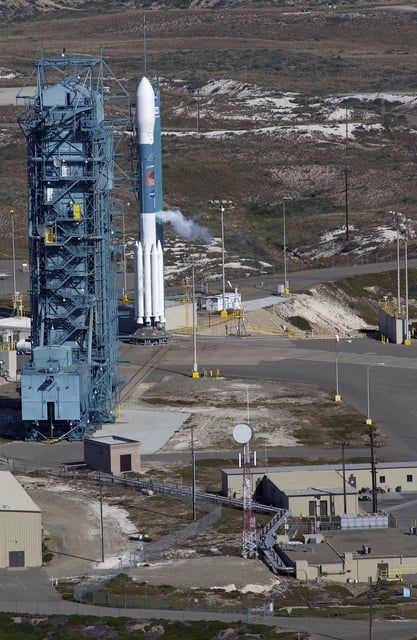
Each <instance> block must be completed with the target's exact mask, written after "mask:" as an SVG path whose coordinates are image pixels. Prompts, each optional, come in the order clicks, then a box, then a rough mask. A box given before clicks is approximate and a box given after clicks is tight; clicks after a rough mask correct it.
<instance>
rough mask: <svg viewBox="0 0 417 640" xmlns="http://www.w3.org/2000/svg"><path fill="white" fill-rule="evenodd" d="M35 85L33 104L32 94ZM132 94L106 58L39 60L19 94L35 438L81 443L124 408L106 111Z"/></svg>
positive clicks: (28, 417) (30, 418) (29, 396)
mask: <svg viewBox="0 0 417 640" xmlns="http://www.w3.org/2000/svg"><path fill="white" fill-rule="evenodd" d="M34 78H36V90H35V94H34V95H33V94H32V93H31V92H27V90H26V87H27V86H28V84H29V82H30V81H31V80H32V84H33V79H34ZM110 100H118V101H121V100H123V102H125V104H124V105H123V108H122V109H119V110H118V111H117V103H113V104H112V105H111V106H114V109H113V113H117V112H124V113H126V114H127V113H128V102H129V96H128V93H127V92H126V91H125V90H124V88H123V87H122V86H121V84H120V83H119V82H118V81H117V80H116V78H115V77H114V75H113V74H112V72H111V71H110V69H109V68H108V67H107V65H106V64H105V63H104V61H103V59H102V58H93V57H87V56H77V55H75V54H74V55H69V56H67V55H65V53H63V54H62V56H60V57H55V58H52V57H44V56H41V57H40V58H39V60H37V62H36V69H35V70H34V72H33V73H32V76H31V77H30V78H29V79H28V81H27V82H26V85H25V87H24V88H23V89H22V90H21V91H20V94H19V95H18V106H19V104H21V103H22V107H23V109H22V111H21V113H20V116H19V124H20V126H21V129H22V131H23V133H24V135H25V136H26V140H27V156H28V217H29V246H30V256H29V261H30V299H31V312H32V357H31V362H30V364H29V366H28V367H27V368H25V369H24V370H23V371H22V379H21V399H22V418H23V420H24V421H25V422H26V424H27V425H31V429H32V437H37V438H48V437H52V436H53V437H54V438H55V437H57V438H69V439H81V438H83V437H84V435H85V434H86V433H88V432H90V431H93V430H95V429H97V428H100V426H101V424H102V423H103V422H108V421H114V420H115V416H116V407H117V404H118V393H119V380H118V373H117V349H118V347H117V336H118V328H117V282H116V278H117V260H118V259H119V252H120V246H119V245H118V239H117V238H118V234H117V232H116V224H115V218H116V215H117V213H118V212H117V211H116V208H115V204H114V199H113V189H114V179H115V163H114V156H115V145H114V140H115V138H116V135H115V134H116V133H117V130H119V131H123V129H124V128H125V124H126V122H127V120H126V118H123V119H120V120H116V119H115V118H114V117H113V118H111V117H109V116H108V114H107V104H106V103H107V102H108V101H110Z"/></svg>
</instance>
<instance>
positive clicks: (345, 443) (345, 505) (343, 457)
mask: <svg viewBox="0 0 417 640" xmlns="http://www.w3.org/2000/svg"><path fill="white" fill-rule="evenodd" d="M335 444H338V445H339V446H340V447H341V448H342V478H343V513H347V496H346V460H345V447H346V446H347V445H348V444H349V443H348V442H346V441H345V440H343V441H342V442H335Z"/></svg>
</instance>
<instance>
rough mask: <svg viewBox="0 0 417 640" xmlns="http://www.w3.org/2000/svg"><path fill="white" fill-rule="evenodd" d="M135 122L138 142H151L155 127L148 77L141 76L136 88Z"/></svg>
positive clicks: (153, 107)
mask: <svg viewBox="0 0 417 640" xmlns="http://www.w3.org/2000/svg"><path fill="white" fill-rule="evenodd" d="M136 124H137V127H138V131H139V144H153V132H154V127H155V96H154V92H153V88H152V85H151V83H150V82H149V80H148V78H146V77H143V78H142V79H141V80H140V81H139V83H138V86H137V88H136Z"/></svg>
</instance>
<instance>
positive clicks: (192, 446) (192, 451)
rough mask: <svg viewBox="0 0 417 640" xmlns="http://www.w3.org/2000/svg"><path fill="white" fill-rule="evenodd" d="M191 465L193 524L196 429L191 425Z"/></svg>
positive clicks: (194, 514) (194, 515) (194, 510)
mask: <svg viewBox="0 0 417 640" xmlns="http://www.w3.org/2000/svg"><path fill="white" fill-rule="evenodd" d="M191 465H192V502H193V522H194V521H195V519H196V509H195V493H196V491H195V447H194V427H193V425H191Z"/></svg>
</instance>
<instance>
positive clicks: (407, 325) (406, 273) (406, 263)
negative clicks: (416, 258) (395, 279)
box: [404, 221, 411, 345]
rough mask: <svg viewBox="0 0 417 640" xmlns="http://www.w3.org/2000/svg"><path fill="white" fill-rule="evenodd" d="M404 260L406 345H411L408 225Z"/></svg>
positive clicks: (405, 233) (405, 227) (406, 227)
mask: <svg viewBox="0 0 417 640" xmlns="http://www.w3.org/2000/svg"><path fill="white" fill-rule="evenodd" d="M404 258H405V265H404V267H405V339H404V344H407V345H409V344H411V341H410V330H409V319H408V225H407V221H406V222H405V225H404Z"/></svg>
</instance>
